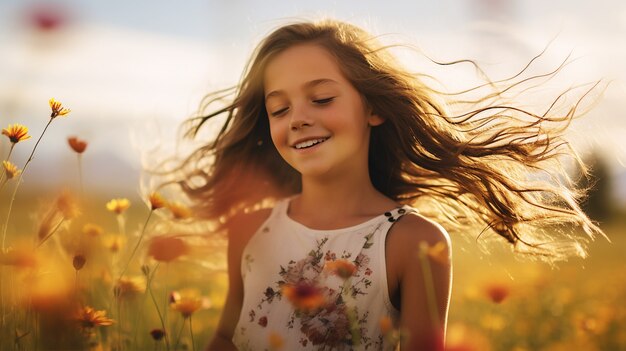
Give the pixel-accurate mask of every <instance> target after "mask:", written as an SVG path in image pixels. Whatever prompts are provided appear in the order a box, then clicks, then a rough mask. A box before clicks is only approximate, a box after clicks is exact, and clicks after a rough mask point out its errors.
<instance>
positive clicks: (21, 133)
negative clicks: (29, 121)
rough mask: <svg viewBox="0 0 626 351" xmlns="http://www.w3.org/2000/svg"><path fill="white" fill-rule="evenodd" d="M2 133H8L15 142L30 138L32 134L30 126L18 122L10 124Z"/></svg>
mask: <svg viewBox="0 0 626 351" xmlns="http://www.w3.org/2000/svg"><path fill="white" fill-rule="evenodd" d="M2 134H4V135H6V136H7V137H8V138H9V140H11V142H12V143H13V144H16V143H19V142H20V141H23V140H26V139H30V135H28V128H27V127H26V126H23V125H21V124H17V123H16V124H10V125H9V126H8V127H7V128H4V129H2Z"/></svg>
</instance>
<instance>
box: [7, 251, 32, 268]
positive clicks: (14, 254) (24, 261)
mask: <svg viewBox="0 0 626 351" xmlns="http://www.w3.org/2000/svg"><path fill="white" fill-rule="evenodd" d="M0 264H2V265H7V266H14V267H19V268H32V267H35V266H36V265H37V256H36V255H35V250H34V249H33V248H31V247H26V246H19V247H17V248H8V249H7V250H5V251H2V250H0Z"/></svg>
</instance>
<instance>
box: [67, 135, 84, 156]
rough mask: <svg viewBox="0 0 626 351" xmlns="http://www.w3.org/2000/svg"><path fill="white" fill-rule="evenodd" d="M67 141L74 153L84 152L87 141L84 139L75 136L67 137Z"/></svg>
mask: <svg viewBox="0 0 626 351" xmlns="http://www.w3.org/2000/svg"><path fill="white" fill-rule="evenodd" d="M67 143H68V144H69V145H70V147H71V148H72V150H74V151H75V152H76V153H79V154H82V153H83V152H85V149H86V148H87V142H86V141H84V140H81V139H78V138H77V137H69V138H67Z"/></svg>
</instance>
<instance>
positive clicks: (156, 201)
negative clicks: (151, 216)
mask: <svg viewBox="0 0 626 351" xmlns="http://www.w3.org/2000/svg"><path fill="white" fill-rule="evenodd" d="M149 200H150V208H151V209H152V210H157V209H159V208H161V207H165V205H166V202H165V199H163V197H162V196H161V194H159V193H157V192H153V193H152V194H150V197H149Z"/></svg>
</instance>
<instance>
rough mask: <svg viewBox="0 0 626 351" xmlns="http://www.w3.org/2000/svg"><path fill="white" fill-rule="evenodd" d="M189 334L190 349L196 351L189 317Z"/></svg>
mask: <svg viewBox="0 0 626 351" xmlns="http://www.w3.org/2000/svg"><path fill="white" fill-rule="evenodd" d="M189 334H191V349H192V350H193V351H196V343H195V342H194V340H193V327H192V325H191V316H189Z"/></svg>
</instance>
